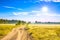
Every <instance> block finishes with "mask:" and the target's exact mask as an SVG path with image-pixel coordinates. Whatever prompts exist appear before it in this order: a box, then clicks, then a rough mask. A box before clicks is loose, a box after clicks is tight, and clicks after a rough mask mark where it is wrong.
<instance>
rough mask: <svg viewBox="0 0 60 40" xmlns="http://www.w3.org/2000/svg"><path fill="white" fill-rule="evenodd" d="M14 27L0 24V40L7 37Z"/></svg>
mask: <svg viewBox="0 0 60 40" xmlns="http://www.w3.org/2000/svg"><path fill="white" fill-rule="evenodd" d="M14 27H15V24H0V38H2V37H4V36H5V35H7V34H8V33H9V32H10V31H11V30H12V29H13V28H14Z"/></svg>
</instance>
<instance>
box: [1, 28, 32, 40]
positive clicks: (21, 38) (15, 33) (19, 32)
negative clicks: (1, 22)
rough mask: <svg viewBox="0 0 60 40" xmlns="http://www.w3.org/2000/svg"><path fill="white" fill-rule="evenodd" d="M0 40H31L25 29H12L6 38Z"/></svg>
mask: <svg viewBox="0 0 60 40" xmlns="http://www.w3.org/2000/svg"><path fill="white" fill-rule="evenodd" d="M1 40H32V37H31V36H30V35H29V33H28V32H27V30H26V28H25V27H20V28H14V29H13V30H12V31H11V32H10V33H9V34H8V35H7V36H5V37H4V38H2V39H1Z"/></svg>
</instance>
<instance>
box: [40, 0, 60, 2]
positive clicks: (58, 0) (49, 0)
mask: <svg viewBox="0 0 60 40" xmlns="http://www.w3.org/2000/svg"><path fill="white" fill-rule="evenodd" d="M40 1H45V2H51V1H52V2H60V0H40Z"/></svg>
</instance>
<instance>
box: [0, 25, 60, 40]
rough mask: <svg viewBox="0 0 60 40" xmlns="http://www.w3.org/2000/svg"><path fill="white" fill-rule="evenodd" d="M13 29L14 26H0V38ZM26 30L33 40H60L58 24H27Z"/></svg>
mask: <svg viewBox="0 0 60 40" xmlns="http://www.w3.org/2000/svg"><path fill="white" fill-rule="evenodd" d="M14 27H15V24H0V38H1V37H4V36H5V35H6V34H8V33H9V32H10V31H11V30H12V29H13V28H14ZM28 28H29V29H28V32H29V33H30V35H31V36H32V37H33V39H34V40H60V24H29V25H28Z"/></svg>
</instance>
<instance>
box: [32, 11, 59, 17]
mask: <svg viewBox="0 0 60 40" xmlns="http://www.w3.org/2000/svg"><path fill="white" fill-rule="evenodd" d="M32 13H35V14H34V15H35V16H60V14H56V13H49V12H46V13H44V12H41V11H32Z"/></svg>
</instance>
